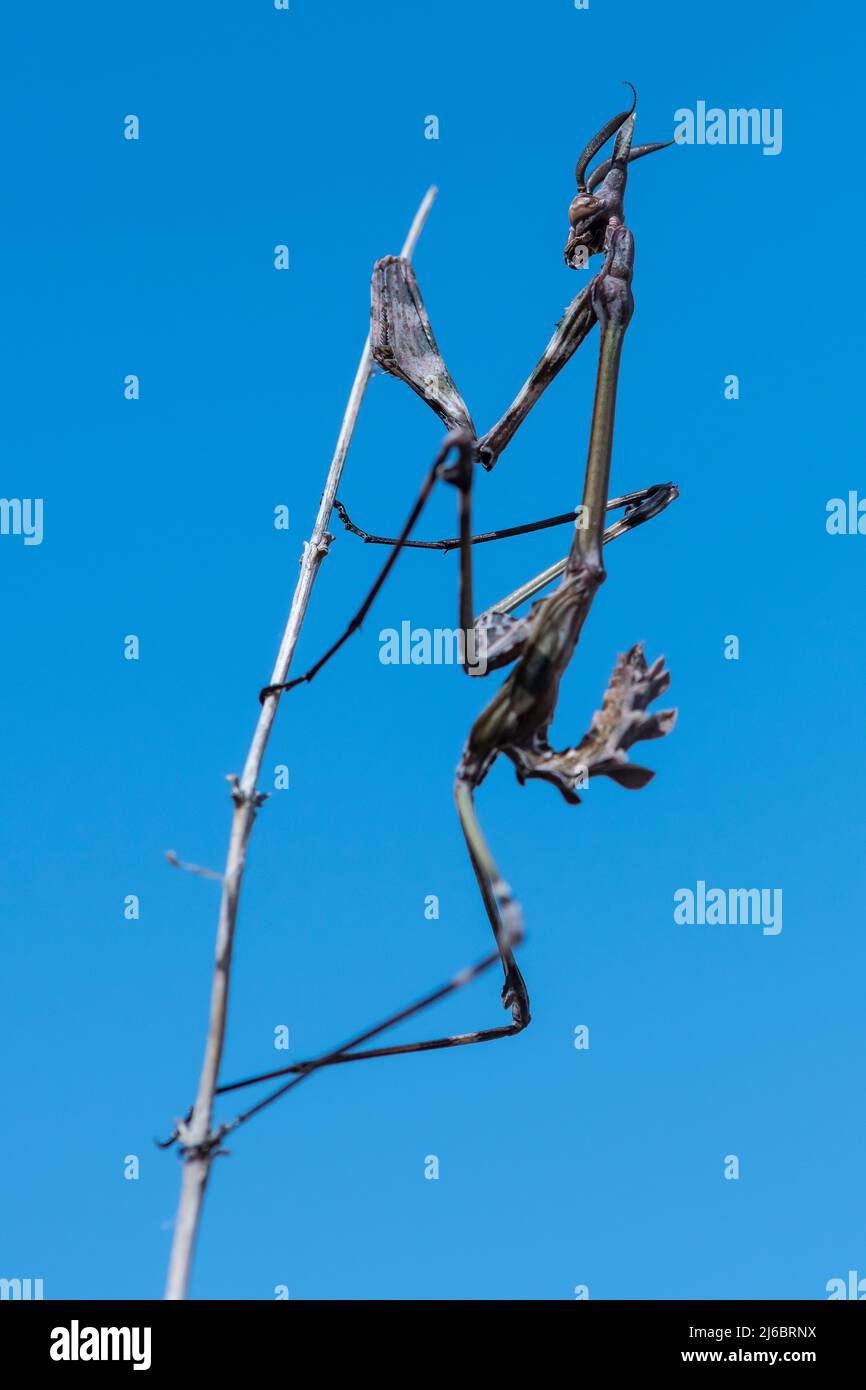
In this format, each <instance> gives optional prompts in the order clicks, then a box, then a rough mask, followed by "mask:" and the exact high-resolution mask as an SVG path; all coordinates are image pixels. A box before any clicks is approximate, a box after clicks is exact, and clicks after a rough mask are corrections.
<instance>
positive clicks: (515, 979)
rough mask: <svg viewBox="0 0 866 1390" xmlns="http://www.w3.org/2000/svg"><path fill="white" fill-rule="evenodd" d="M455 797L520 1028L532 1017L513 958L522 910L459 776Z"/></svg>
mask: <svg viewBox="0 0 866 1390" xmlns="http://www.w3.org/2000/svg"><path fill="white" fill-rule="evenodd" d="M454 799H455V801H456V803H457V813H458V815H459V816H460V825H461V827H462V829H463V835H464V838H465V840H466V848H467V850H468V851H469V859H470V862H471V864H472V869H473V871H474V873H475V878H476V880H477V882H478V887H479V890H480V892H481V897H482V900H483V902H484V907H485V910H486V912H487V916H488V919H489V921H490V925H491V927H492V928H493V936H494V938H495V941H496V945H497V947H498V950H499V955H500V958H501V960H502V967H503V969H504V971H505V984H504V985H503V987H502V1005H503V1008H506V1009H510V1010H511V1017H512V1020H513V1022H514V1024H515V1026H516V1027H517V1028H519V1029H520V1028H526V1027H527V1025H528V1024H529V1021H530V1019H531V1017H532V1015H531V1013H530V1008H529V993H528V991H527V988H526V983H525V981H524V979H523V976H522V975H521V973H520V971H519V969H518V967H517V962H516V960H515V959H514V947H515V946H518V945H519V944H520V942H521V941H522V940H523V913H522V912H521V910H520V904H519V903H518V901H517V899H516V898H515V897H514V895H513V893H512V891H511V888H510V886H509V884H508V883H507V882H506V881H505V879H504V878H503V877H502V875H501V873H500V872H499V869H498V867H497V865H496V861H495V860H494V858H493V855H492V854H491V853H490V849H489V847H488V845H487V841H486V840H485V838H484V833H483V831H482V829H481V825H480V823H479V820H478V816H477V814H476V811H475V802H474V798H473V795H472V788H471V786H470V784H469V783H468V782H467V781H465V780H464V779H463V778H460V777H458V779H457V784H456V786H455V789H454Z"/></svg>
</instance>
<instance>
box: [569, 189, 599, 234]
mask: <svg viewBox="0 0 866 1390" xmlns="http://www.w3.org/2000/svg"><path fill="white" fill-rule="evenodd" d="M600 207H601V204H600V203H599V201H598V199H597V198H593V197H592V195H591V194H590V193H578V195H577V197H576V198H575V199H574V201H573V202H572V204H571V207H570V208H569V209H568V220H569V222H570V223H571V225H572V227H576V226H577V224H578V222H585V221H586V220H587V218H589V217H592V216H593V214H594V213H596V212H597V211H598V209H599V208H600Z"/></svg>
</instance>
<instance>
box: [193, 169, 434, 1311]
mask: <svg viewBox="0 0 866 1390" xmlns="http://www.w3.org/2000/svg"><path fill="white" fill-rule="evenodd" d="M436 191H437V190H436V189H435V188H429V189H428V190H427V193H426V194H425V196H424V198H423V200H422V202H421V205H420V206H419V208H418V211H417V213H416V214H415V218H414V220H413V222H412V226H411V228H410V230H409V234H408V236H407V238H406V242H405V244H404V246H403V249H402V252H401V255H402V256H403V257H405V258H409V257H411V255H412V253H413V251H414V249H415V246H416V243H417V241H418V238H419V236H420V235H421V232H422V230H423V227H424V224H425V222H426V221H427V217H428V216H429V213H430V209H431V208H432V206H433V201H434V199H435V197H436ZM372 368H373V358H372V354H371V352H370V338H369V335H368V337H367V340H366V342H365V344H364V349H363V351H362V353H361V360H360V362H359V363H358V370H357V372H356V373H355V380H354V383H353V385H352V390H351V394H350V396H349V402H348V405H347V406H346V412H345V415H344V416H343V423H342V426H341V428H340V433H339V437H338V439H337V445H336V448H335V450H334V455H333V458H332V460H331V465H330V468H329V470H328V476H327V479H326V482H325V490H324V492H323V494H322V501H321V504H320V506H319V512H318V516H317V517H316V522H315V525H314V527H313V530H312V533H311V535H310V539H309V540H308V541H307V542H306V544H305V546H304V554H303V557H302V559H301V572H300V575H299V576H298V581H297V584H296V586H295V593H294V598H293V599H292V605H291V608H290V610H289V616H288V620H287V622H286V628H285V631H284V633H283V638H282V641H281V643H280V648H279V651H278V653H277V658H276V661H275V663H274V669H273V672H272V675H271V684H272V685H274V686H279V685H280V684H281V683H283V682H284V681H285V679H286V676H287V675H288V671H289V667H290V665H291V662H292V657H293V655H294V652H295V647H296V646H297V642H298V637H299V635H300V631H301V626H302V624H303V621H304V617H305V615H306V612H307V607H308V605H309V602H310V595H311V593H312V590H313V585H314V583H315V580H316V576H317V575H318V572H319V569H320V567H321V564H322V561H323V559H324V558H325V556H326V555H327V553H328V546H329V544H330V540H331V537H330V535H329V534H328V529H327V528H328V522H329V521H330V517H331V511H332V509H333V506H334V499H335V497H336V495H337V488H338V487H339V484H340V479H341V477H342V474H343V466H344V464H345V461H346V456H347V454H348V452H349V445H350V444H351V441H352V435H353V433H354V429H355V425H356V423H357V420H358V414H359V411H360V408H361V402H362V400H363V398H364V392H365V390H366V387H367V382H368V381H369V379H370V374H371V371H372ZM279 700H280V695H279V691H278V690H275V691H274V692H273V693H271V694H270V695H268V696H267V698H266V699H265V700H264V702H263V704H262V708H261V712H260V714H259V717H258V721H257V723H256V727H255V731H254V733H253V737H252V742H251V744H250V747H249V751H248V753H247V758H246V762H245V764H244V770H243V773H242V775H241V777H240V779H239V780H238V781H236V782H235V784H234V787H233V790H232V799H233V801H234V814H233V817H232V827H231V835H230V839H229V847H228V854H227V857H226V867H225V873H224V875H223V888H222V898H221V902H220V912H219V924H218V927H217V937H216V959H215V963H214V973H213V982H212V986H211V1000H210V1014H209V1019H208V1032H207V1042H206V1045H205V1052H204V1060H203V1063H202V1070H201V1077H200V1080H199V1086H198V1093H197V1095H196V1100H195V1104H194V1106H193V1112H192V1118H191V1120H190V1122H189V1125H188V1126H186V1127H185V1130H184V1133H183V1142H184V1159H185V1161H184V1165H183V1178H182V1183H181V1194H180V1202H179V1206H178V1213H177V1220H176V1222H175V1231H174V1242H173V1245H172V1251H171V1259H170V1262H169V1270H168V1280H167V1283H166V1291H165V1297H166V1298H167V1299H171V1300H178V1299H184V1298H186V1296H187V1290H188V1288H189V1277H190V1270H191V1267H192V1259H193V1254H194V1251H195V1243H196V1236H197V1233H198V1228H199V1222H200V1220H201V1211H202V1203H203V1201H204V1194H205V1191H206V1189H207V1184H208V1179H209V1177H210V1171H211V1166H212V1163H213V1158H214V1151H215V1145H214V1136H213V1135H212V1133H211V1123H212V1116H213V1102H214V1095H215V1092H216V1087H217V1082H218V1077H219V1068H220V1062H221V1060H222V1053H223V1045H224V1042H225V1029H226V1016H227V1009H228V996H229V985H230V980H231V964H232V949H233V946H234V938H235V927H236V924H237V914H238V903H239V899H240V893H241V885H242V882H243V874H244V866H245V863H246V852H247V844H248V842H249V838H250V834H251V832H252V828H253V824H254V822H255V818H256V811H257V810H258V807H259V806H260V805H261V802H262V800H263V798H262V796H261V795H260V793H259V792H257V790H256V783H257V780H258V776H259V771H260V769H261V765H262V759H263V757H264V753H265V749H266V747H267V744H268V739H269V737H270V733H271V728H272V727H273V722H274V718H275V716H276V712H277V706H278V705H279Z"/></svg>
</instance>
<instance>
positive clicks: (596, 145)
mask: <svg viewBox="0 0 866 1390" xmlns="http://www.w3.org/2000/svg"><path fill="white" fill-rule="evenodd" d="M626 85H627V86H629V87H631V90H632V104H631V107H630V109H629V110H628V111H621V112H620V113H619V115H618V116H614V117H613V118H612V119H611V120H609V121H607V122H606V124H605V125H603V126H602V127H601V129H600V130H599V131H597V132H596V134H595V135H594V136H593V137H592V139H591V140H590V141H589V142H588V144H587V145H585V146H584V149H583V151H582V153H581V156H580V158H579V160H578V161H577V167H576V168H575V171H574V172H575V177H576V179H577V196H576V197H575V198H574V200H573V202H572V204H571V207H570V208H569V210H568V220H569V223H570V224H571V225H570V229H569V233H568V242H567V243H566V247H565V264H566V265H567V266H571V267H572V268H573V269H580V268H582V267H584V266H585V265H586V263H587V259H588V257H589V256H594V255H596V254H597V253H598V252H600V251H604V250H606V249H607V248H606V241H607V233H608V227H609V224H610V221H611V219H612V218H616V219H618V221H620V222H621V221H623V200H624V198H625V185H626V177H627V173H628V166H629V164H630V163H631V162H632V160H634V159H642V158H643V156H644V155H647V154H653V153H654V151H655V150H663V149H666V148H667V146H668V145H672V144H673V143H674V142H673V140H666V141H664V142H662V143H657V144H653V145H632V137H633V135H634V113H635V106H636V105H637V92H636V91H635V89H634V87H632V84H631V83H630V82H629V83H627V84H626ZM612 135H615V136H616V140H615V141H614V147H613V156H612V157H611V158H610V159H606V160H604V162H603V163H602V164H599V165H598V167H597V168H596V169H594V170H593V171H592V173H591V174H590V175H589V177H588V178H587V173H586V171H587V169H588V168H589V165H590V162H591V160H592V159H594V158H595V156H596V155H597V154H598V152H599V150H600V149H601V148H602V146H603V145H606V144H607V142H608V140H609V139H610V138H611V136H612Z"/></svg>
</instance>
